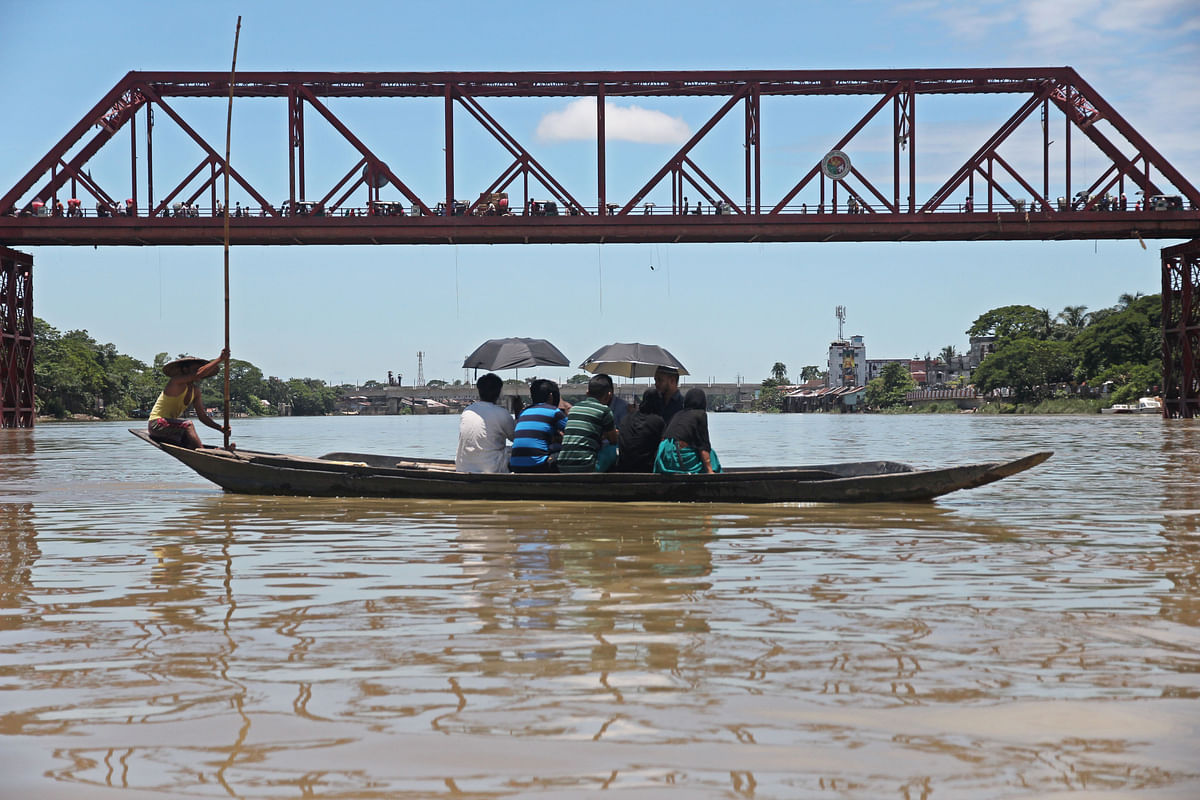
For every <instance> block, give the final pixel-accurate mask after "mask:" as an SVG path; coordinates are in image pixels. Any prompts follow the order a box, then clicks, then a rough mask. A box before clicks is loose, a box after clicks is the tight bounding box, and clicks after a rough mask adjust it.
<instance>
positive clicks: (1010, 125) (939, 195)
mask: <svg viewBox="0 0 1200 800" xmlns="http://www.w3.org/2000/svg"><path fill="white" fill-rule="evenodd" d="M1052 88H1053V87H1052V85H1051V84H1050V83H1046V84H1044V85H1043V86H1042V87H1041V89H1039V90H1038V91H1037V92H1035V93H1034V94H1033V96H1032V97H1030V98H1029V99H1027V100H1026V101H1025V102H1024V103H1023V104H1022V105H1021V107H1020V108H1018V109H1017V110H1016V112H1015V113H1014V114H1013V115H1012V116H1011V117H1009V118H1008V120H1007V121H1006V122H1005V123H1004V124H1003V125H1001V126H1000V128H999V129H998V130H997V131H996V132H995V133H993V134H992V135H991V136H989V137H988V139H987V141H985V142H984V143H983V144H982V145H981V146H980V147H979V149H978V150H976V151H975V154H974V155H973V156H971V157H970V158H968V159H967V160H966V162H965V163H964V164H963V165H962V166H961V167H959V168H958V169H957V170H955V172H954V174H953V175H952V176H950V179H949V180H948V181H946V182H945V183H944V184H942V187H941V188H940V189H938V190H937V191H936V192H934V193H933V196H932V197H930V198H929V200H927V201H926V203H925V205H923V206H921V212H922V213H926V212H929V211H935V210H937V209H938V208H939V207H940V206H941V205H942V203H944V202H946V200H947V199H948V198H949V197H950V193H951V192H953V191H954V190H955V189H957V188H958V187H959V186H960V185H961V184H962V182H963V181H965V180H966V179H967V177H968V176H969V175H970V174H971V173H972V172H973V171H975V169H976V168H977V167H978V166H979V165H980V164H982V163H983V161H984V159H985V158H986V157H987V156H989V155H992V154H994V153H995V152H996V148H997V147H999V146H1000V145H1001V144H1002V143H1003V142H1004V140H1005V139H1007V138H1008V137H1009V136H1010V135H1012V132H1013V131H1015V130H1016V129H1017V128H1019V127H1020V126H1021V123H1022V122H1024V121H1025V120H1026V119H1027V118H1028V117H1029V115H1030V114H1032V113H1033V111H1034V109H1036V108H1037V107H1038V105H1039V104H1041V102H1042V101H1043V100H1045V99H1046V98H1047V97H1049V96H1050V93H1051V91H1052Z"/></svg>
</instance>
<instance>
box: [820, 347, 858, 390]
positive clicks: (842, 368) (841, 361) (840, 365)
mask: <svg viewBox="0 0 1200 800" xmlns="http://www.w3.org/2000/svg"><path fill="white" fill-rule="evenodd" d="M827 367H828V369H829V379H828V384H829V386H830V387H838V386H866V385H867V346H866V345H865V344H863V337H861V336H851V337H850V338H849V339H834V340H833V341H832V342H830V343H829V361H828V364H827Z"/></svg>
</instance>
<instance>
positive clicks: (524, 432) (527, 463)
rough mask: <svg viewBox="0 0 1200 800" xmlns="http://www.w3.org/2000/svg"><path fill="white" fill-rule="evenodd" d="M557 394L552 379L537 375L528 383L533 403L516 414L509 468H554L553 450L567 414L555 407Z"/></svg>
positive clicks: (557, 445)
mask: <svg viewBox="0 0 1200 800" xmlns="http://www.w3.org/2000/svg"><path fill="white" fill-rule="evenodd" d="M559 397H560V395H559V391H558V384H557V383H555V382H554V381H548V380H545V379H538V380H536V381H534V382H533V383H531V384H530V385H529V399H530V400H531V401H532V402H533V405H531V406H530V407H529V408H527V409H525V410H524V411H522V412H521V416H519V417H518V418H517V430H516V434H515V436H514V437H513V446H512V458H511V459H509V462H508V468H509V469H511V470H512V471H513V472H558V465H557V464H556V463H555V454H556V453H557V452H558V450H559V448H560V447H561V442H562V432H563V429H564V428H566V427H567V415H566V413H565V412H564V411H563V410H562V409H560V408H559V407H558V404H559Z"/></svg>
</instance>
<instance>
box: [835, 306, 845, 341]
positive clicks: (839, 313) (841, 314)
mask: <svg viewBox="0 0 1200 800" xmlns="http://www.w3.org/2000/svg"><path fill="white" fill-rule="evenodd" d="M833 314H834V316H836V317H837V321H838V339H839V340H840V339H844V338H846V337H844V336H842V325H843V323H845V322H846V307H845V306H838V307H837V309H836V310H835V311H834V312H833Z"/></svg>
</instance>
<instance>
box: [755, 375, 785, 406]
mask: <svg viewBox="0 0 1200 800" xmlns="http://www.w3.org/2000/svg"><path fill="white" fill-rule="evenodd" d="M753 406H754V410H755V411H765V412H767V413H774V412H778V411H782V410H783V390H782V389H780V388H779V386H778V385H777V384H775V383H774V382H773V380H772V379H771V378H768V379H767V380H765V381H763V388H762V389H760V390H759V392H758V397H756V398H754V404H753Z"/></svg>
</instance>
